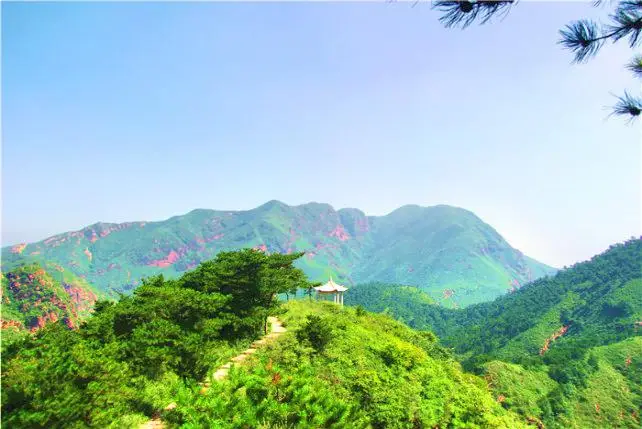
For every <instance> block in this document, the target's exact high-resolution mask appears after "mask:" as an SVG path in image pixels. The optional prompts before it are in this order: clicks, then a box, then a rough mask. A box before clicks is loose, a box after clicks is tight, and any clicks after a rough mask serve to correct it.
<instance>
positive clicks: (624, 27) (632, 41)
mask: <svg viewBox="0 0 642 429" xmlns="http://www.w3.org/2000/svg"><path fill="white" fill-rule="evenodd" d="M634 3H635V5H632V6H629V7H627V6H625V5H622V4H621V5H620V6H619V7H618V9H617V10H616V11H615V14H613V15H611V19H612V20H613V23H612V24H610V25H608V26H607V29H608V30H609V31H610V32H611V34H610V36H609V37H612V38H613V41H614V42H617V41H618V40H620V39H622V38H624V37H626V36H629V46H630V47H631V48H634V47H635V46H636V45H637V44H638V43H639V42H640V40H642V39H640V33H641V32H642V13H641V10H642V2H634ZM638 3H639V4H638Z"/></svg>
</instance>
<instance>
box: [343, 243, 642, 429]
mask: <svg viewBox="0 0 642 429" xmlns="http://www.w3.org/2000/svg"><path fill="white" fill-rule="evenodd" d="M391 291H393V292H397V291H399V286H395V285H389V284H388V285H386V284H378V285H376V286H375V287H372V285H359V286H358V287H355V288H353V289H352V290H351V293H350V294H346V300H345V302H346V303H347V304H355V305H357V304H358V305H363V306H365V307H366V308H372V309H374V310H379V311H381V310H388V311H389V312H390V313H391V314H393V315H396V316H397V317H399V318H401V319H402V320H407V321H408V323H410V324H411V325H413V326H414V327H416V328H419V329H431V330H433V331H434V332H436V333H438V335H439V336H440V337H441V338H442V340H443V343H444V344H445V345H447V346H449V347H453V348H454V350H455V351H456V353H457V354H458V356H459V357H460V358H461V359H462V360H463V361H464V366H465V367H467V368H469V369H471V370H475V371H477V372H479V373H480V374H484V375H485V376H486V378H487V379H488V380H489V382H490V383H491V386H493V387H492V388H493V390H494V392H495V393H496V394H497V395H498V396H499V395H501V397H502V398H504V399H503V401H504V402H503V404H504V406H505V407H507V408H508V409H512V410H514V411H516V412H518V413H520V414H522V415H524V416H525V417H528V418H532V419H533V421H534V422H540V421H543V422H544V423H545V424H546V427H559V428H562V427H564V428H584V427H631V428H633V427H639V424H640V418H639V417H640V415H639V413H640V408H641V407H642V396H641V393H642V391H641V389H640V385H641V384H640V380H642V373H641V371H642V239H635V238H634V239H631V240H629V241H627V242H625V243H623V244H617V245H614V246H611V247H610V248H609V249H608V250H607V251H605V252H604V253H602V254H600V255H597V256H595V257H593V258H592V259H591V260H590V261H586V262H583V263H579V264H576V265H574V266H573V267H570V268H569V269H566V270H563V271H560V272H559V273H557V274H556V275H555V276H554V277H548V278H542V279H539V280H536V281H535V282H533V283H531V284H529V285H528V286H527V287H524V288H522V289H520V290H517V291H515V292H514V293H510V294H508V295H505V296H502V297H499V298H497V299H496V300H495V301H493V302H488V303H483V304H477V305H473V306H470V307H468V308H465V309H463V310H454V309H446V308H443V307H438V306H436V305H434V304H432V303H429V302H426V300H424V299H410V300H408V299H407V294H406V298H404V299H405V302H404V305H403V307H402V308H400V306H399V305H398V303H397V302H396V301H395V295H396V293H391Z"/></svg>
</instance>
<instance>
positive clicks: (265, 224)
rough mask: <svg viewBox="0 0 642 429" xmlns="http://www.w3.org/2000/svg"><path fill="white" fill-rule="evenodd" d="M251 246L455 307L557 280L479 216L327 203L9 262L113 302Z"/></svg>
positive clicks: (122, 231)
mask: <svg viewBox="0 0 642 429" xmlns="http://www.w3.org/2000/svg"><path fill="white" fill-rule="evenodd" d="M244 247H253V248H256V249H261V250H263V251H268V252H279V253H294V252H304V253H305V257H304V258H302V260H301V261H300V262H299V266H300V267H301V268H303V269H304V271H305V272H306V274H308V275H309V276H310V277H311V278H312V279H313V280H315V281H321V280H324V279H326V278H327V277H328V276H329V275H333V276H335V278H337V279H338V280H340V281H343V282H346V283H348V284H356V283H360V282H364V281H373V280H377V281H396V282H401V283H405V284H413V285H416V286H420V287H422V288H424V289H425V290H426V291H427V292H429V293H431V294H432V295H433V298H435V299H436V300H438V301H441V302H442V303H444V304H446V305H449V306H465V305H469V304H471V303H475V302H481V301H484V300H488V299H492V298H494V297H496V296H498V295H500V294H501V293H503V292H505V291H506V290H509V289H511V288H515V287H520V286H521V285H522V284H525V283H527V282H528V281H531V280H534V279H535V278H538V277H541V276H542V275H546V274H551V273H553V272H554V271H555V269H554V268H552V267H549V266H547V265H545V264H541V263H539V262H537V261H535V260H534V259H532V258H529V257H527V256H525V255H523V253H522V252H520V251H519V250H517V249H515V248H513V247H512V246H511V245H510V244H508V242H506V241H505V240H504V239H503V237H502V236H501V235H500V234H499V233H498V232H497V231H496V230H495V229H494V228H493V227H492V226H490V225H488V224H487V223H485V222H483V221H482V220H481V219H480V218H479V217H478V216H477V215H475V214H474V213H473V212H471V211H468V210H466V209H462V208H459V207H455V206H449V205H444V204H441V205H436V206H429V207H421V206H418V205H405V206H402V207H400V208H398V209H396V210H393V211H392V212H390V213H389V214H387V215H384V216H368V215H366V214H365V213H364V212H363V211H361V210H359V209H356V208H343V209H339V210H336V209H334V207H332V206H331V205H330V204H326V203H318V202H310V203H306V204H300V205H297V206H290V205H287V204H285V203H283V202H281V201H278V200H270V201H268V202H266V203H264V204H262V205H260V206H258V207H255V208H254V209H250V210H240V211H230V210H227V211H223V210H213V209H194V210H191V211H189V212H188V213H186V214H183V215H177V216H172V217H170V218H168V219H166V220H161V221H152V222H147V221H135V222H122V223H108V222H97V223H94V224H92V225H89V226H86V227H84V228H82V229H80V230H76V231H68V232H65V233H61V234H56V235H54V236H51V237H48V238H47V239H45V240H41V241H39V242H35V243H21V244H18V245H14V246H11V247H4V248H3V249H2V256H3V266H4V265H6V266H7V267H9V268H11V267H15V266H16V264H19V263H21V262H26V261H30V260H33V261H35V262H42V261H53V262H56V263H58V264H60V265H61V266H63V267H65V268H67V269H69V270H71V271H72V272H73V273H74V274H76V275H78V276H80V277H81V278H86V279H87V280H88V281H89V282H90V283H92V284H95V285H96V286H97V287H98V288H99V289H100V290H104V291H106V292H108V293H111V294H112V295H113V293H115V292H128V291H130V290H132V289H133V288H135V287H136V286H137V284H138V283H139V282H140V278H142V277H145V276H148V275H153V274H155V273H156V271H157V270H158V269H159V268H160V269H161V271H162V272H164V273H165V274H166V275H169V276H170V277H171V276H176V275H178V274H180V273H182V272H184V271H187V270H189V269H191V268H193V267H195V266H197V265H198V264H199V263H200V262H202V261H204V260H207V259H210V258H212V257H214V256H215V255H216V254H217V253H218V252H220V251H222V250H234V249H239V248H244ZM152 269H153V270H152ZM379 277H381V278H379Z"/></svg>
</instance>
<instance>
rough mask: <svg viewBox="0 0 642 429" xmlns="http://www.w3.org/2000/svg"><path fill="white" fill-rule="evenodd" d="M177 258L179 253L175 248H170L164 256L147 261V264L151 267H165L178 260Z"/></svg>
mask: <svg viewBox="0 0 642 429" xmlns="http://www.w3.org/2000/svg"><path fill="white" fill-rule="evenodd" d="M179 258H180V255H179V254H178V253H177V252H176V251H175V250H171V251H170V252H169V254H168V255H167V256H166V257H165V258H163V259H156V260H154V261H151V262H149V263H148V264H147V265H149V266H152V267H160V268H165V267H169V266H170V265H172V264H173V263H175V262H176V261H178V260H179Z"/></svg>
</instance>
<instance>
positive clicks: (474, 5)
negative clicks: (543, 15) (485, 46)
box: [432, 0, 517, 28]
mask: <svg viewBox="0 0 642 429" xmlns="http://www.w3.org/2000/svg"><path fill="white" fill-rule="evenodd" d="M516 2H517V0H470V1H467V0H437V1H435V2H433V6H432V8H433V9H437V10H438V11H440V12H443V13H444V14H443V15H442V16H441V18H439V21H441V23H442V24H444V26H445V27H447V28H450V27H454V26H457V25H459V26H461V28H466V27H468V26H469V25H470V24H472V23H473V22H475V20H477V19H478V18H479V21H480V24H485V23H487V22H488V21H489V20H490V19H491V18H492V17H493V16H496V15H499V14H506V13H507V12H508V10H509V9H510V7H511V6H512V5H513V4H515V3H516Z"/></svg>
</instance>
